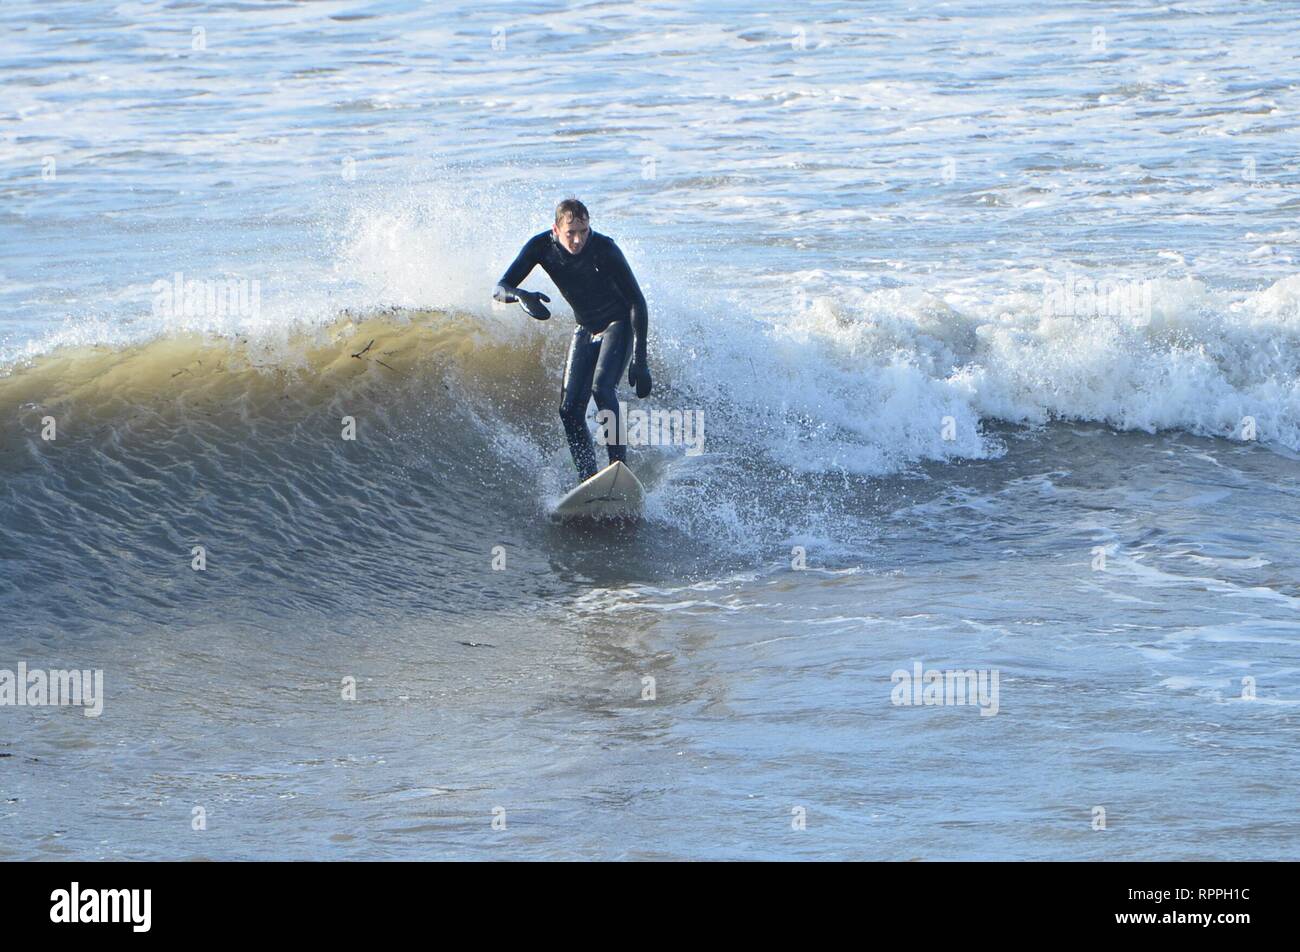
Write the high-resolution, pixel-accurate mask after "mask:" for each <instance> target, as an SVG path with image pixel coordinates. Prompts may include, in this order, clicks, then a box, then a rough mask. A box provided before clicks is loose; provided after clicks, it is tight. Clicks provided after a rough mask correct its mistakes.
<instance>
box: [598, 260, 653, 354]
mask: <svg viewBox="0 0 1300 952" xmlns="http://www.w3.org/2000/svg"><path fill="white" fill-rule="evenodd" d="M605 268H606V271H607V272H608V274H609V276H610V277H611V278H613V280H614V284H615V285H616V286H617V287H618V289H619V291H621V292H622V293H623V297H624V299H625V300H626V301H627V302H628V304H630V305H631V307H632V331H633V333H634V334H635V335H636V337H635V341H636V352H637V354H639V355H641V356H645V345H646V332H647V331H648V330H649V324H650V315H649V311H648V309H647V308H646V303H645V295H644V294H642V293H641V286H640V285H639V284H637V283H636V277H635V276H634V275H633V274H632V269H631V268H630V267H629V266H628V263H627V259H626V258H624V257H623V252H622V250H621V249H620V248H619V247H618V245H616V244H614V242H613V241H611V242H610V243H609V249H608V253H607V255H606V260H605Z"/></svg>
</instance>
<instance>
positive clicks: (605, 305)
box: [492, 198, 652, 481]
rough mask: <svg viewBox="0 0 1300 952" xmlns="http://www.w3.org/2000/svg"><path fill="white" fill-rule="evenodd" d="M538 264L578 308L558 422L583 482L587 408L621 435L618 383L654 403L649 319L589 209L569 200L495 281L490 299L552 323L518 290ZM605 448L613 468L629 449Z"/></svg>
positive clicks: (532, 297) (587, 463)
mask: <svg viewBox="0 0 1300 952" xmlns="http://www.w3.org/2000/svg"><path fill="white" fill-rule="evenodd" d="M537 265H541V266H542V270H543V271H545V272H546V274H547V276H548V277H550V279H551V281H553V282H554V283H555V286H556V287H557V288H559V289H560V293H561V294H563V295H564V299H565V300H566V301H568V302H569V306H570V307H572V308H573V316H574V318H576V319H577V322H578V326H577V327H575V328H574V329H573V339H572V340H571V341H570V342H569V357H568V360H567V361H565V364H564V381H563V383H561V384H560V419H561V420H562V421H563V423H564V434H565V437H566V438H567V439H568V441H569V452H570V453H571V454H573V464H574V465H575V466H576V467H577V468H578V476H579V481H585V480H587V479H589V478H590V477H592V476H594V475H596V470H597V467H596V452H595V449H594V448H593V446H592V442H591V432H590V431H589V430H588V429H587V403H588V401H590V400H591V399H592V398H593V397H594V398H595V400H596V406H597V407H598V408H599V409H601V410H605V411H608V412H609V413H611V414H613V417H612V422H613V426H612V427H607V428H606V431H607V432H612V433H616V434H617V433H621V432H622V430H621V429H618V426H619V418H618V382H619V378H620V377H622V375H623V373H624V372H625V371H626V372H627V382H628V384H629V385H631V386H632V387H634V388H636V395H637V396H638V397H643V398H644V397H648V396H650V389H651V387H652V383H651V380H650V368H649V366H648V364H647V362H646V329H647V326H648V315H647V312H646V303H645V295H643V294H642V293H641V288H640V286H639V285H638V284H637V283H636V278H635V277H633V275H632V269H631V268H629V267H628V264H627V259H626V258H624V257H623V252H622V251H620V250H619V247H618V245H616V244H614V240H613V239H612V238H610V237H608V236H607V235H602V234H600V233H599V232H594V231H592V230H591V215H590V214H588V212H587V206H585V205H584V204H582V202H580V201H578V200H577V199H576V198H566V199H565V200H564V201H562V202H560V204H558V205H556V206H555V223H554V224H553V225H552V226H551V228H550V230H549V231H543V232H541V233H540V234H536V235H534V236H533V237H532V238H529V239H528V242H527V243H526V244H525V245H524V247H523V250H522V251H520V252H519V256H518V257H517V258H515V260H514V263H513V264H511V265H510V267H509V268H507V269H506V273H505V274H503V275H502V276H501V280H500V281H498V282H497V286H496V290H494V291H493V293H492V297H493V298H495V299H496V300H498V301H501V302H502V303H505V304H510V303H513V302H514V301H519V302H520V304H522V305H523V308H524V310H526V311H527V312H528V313H529V315H530V316H532V317H534V318H536V319H537V320H539V321H544V320H546V319H547V318H549V317H550V316H551V313H550V311H548V310H547V309H546V308H545V307H544V306H543V305H542V304H541V302H542V301H546V302H549V301H550V298H549V297H547V296H546V295H545V294H541V293H534V292H531V291H524V290H521V289H520V288H519V283H520V282H521V281H523V280H524V278H526V277H528V275H529V273H530V272H531V271H532V270H533V268H534V267H535V266H537ZM606 449H607V451H608V453H609V461H610V463H616V462H623V460H624V459H625V458H626V456H627V446H626V445H624V444H622V443H616V442H614V441H610V442H609V443H608V444H607V446H606Z"/></svg>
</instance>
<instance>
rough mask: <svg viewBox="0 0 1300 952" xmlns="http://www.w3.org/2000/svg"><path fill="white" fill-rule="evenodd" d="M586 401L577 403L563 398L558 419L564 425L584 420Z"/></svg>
mask: <svg viewBox="0 0 1300 952" xmlns="http://www.w3.org/2000/svg"><path fill="white" fill-rule="evenodd" d="M586 410H587V404H586V401H583V402H582V403H579V402H578V401H577V400H574V399H571V398H569V397H567V396H566V397H565V398H564V399H563V400H561V401H560V419H561V420H563V421H564V422H565V423H572V422H574V421H576V420H584V419H586V417H587V413H586Z"/></svg>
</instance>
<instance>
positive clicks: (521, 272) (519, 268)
mask: <svg viewBox="0 0 1300 952" xmlns="http://www.w3.org/2000/svg"><path fill="white" fill-rule="evenodd" d="M537 261H538V253H537V239H536V238H535V237H534V238H529V239H528V242H527V243H526V244H525V245H524V247H523V248H522V249H520V252H519V255H518V257H516V258H515V260H514V261H513V262H512V263H511V265H510V267H508V268H506V273H505V274H503V275H501V280H500V281H498V282H497V286H496V288H495V289H494V290H493V291H492V297H493V299H495V300H497V301H500V302H501V303H502V304H513V303H514V302H515V295H516V293H517V289H518V287H519V282H520V281H522V280H523V279H524V278H526V277H528V275H529V273H530V272H531V271H532V270H533V268H535V267H536V266H537Z"/></svg>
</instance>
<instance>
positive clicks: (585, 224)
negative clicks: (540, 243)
mask: <svg viewBox="0 0 1300 952" xmlns="http://www.w3.org/2000/svg"><path fill="white" fill-rule="evenodd" d="M551 231H552V233H553V234H554V235H555V240H556V241H558V242H559V243H560V246H561V247H562V248H564V250H565V251H567V252H568V253H569V254H571V255H576V254H578V253H579V252H580V251H582V249H583V248H584V247H586V245H587V239H588V238H590V237H591V215H589V214H588V213H587V206H586V205H584V204H582V202H580V201H578V200H577V199H576V198H566V199H565V200H564V201H562V202H560V204H558V205H556V206H555V224H554V225H552V226H551Z"/></svg>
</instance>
